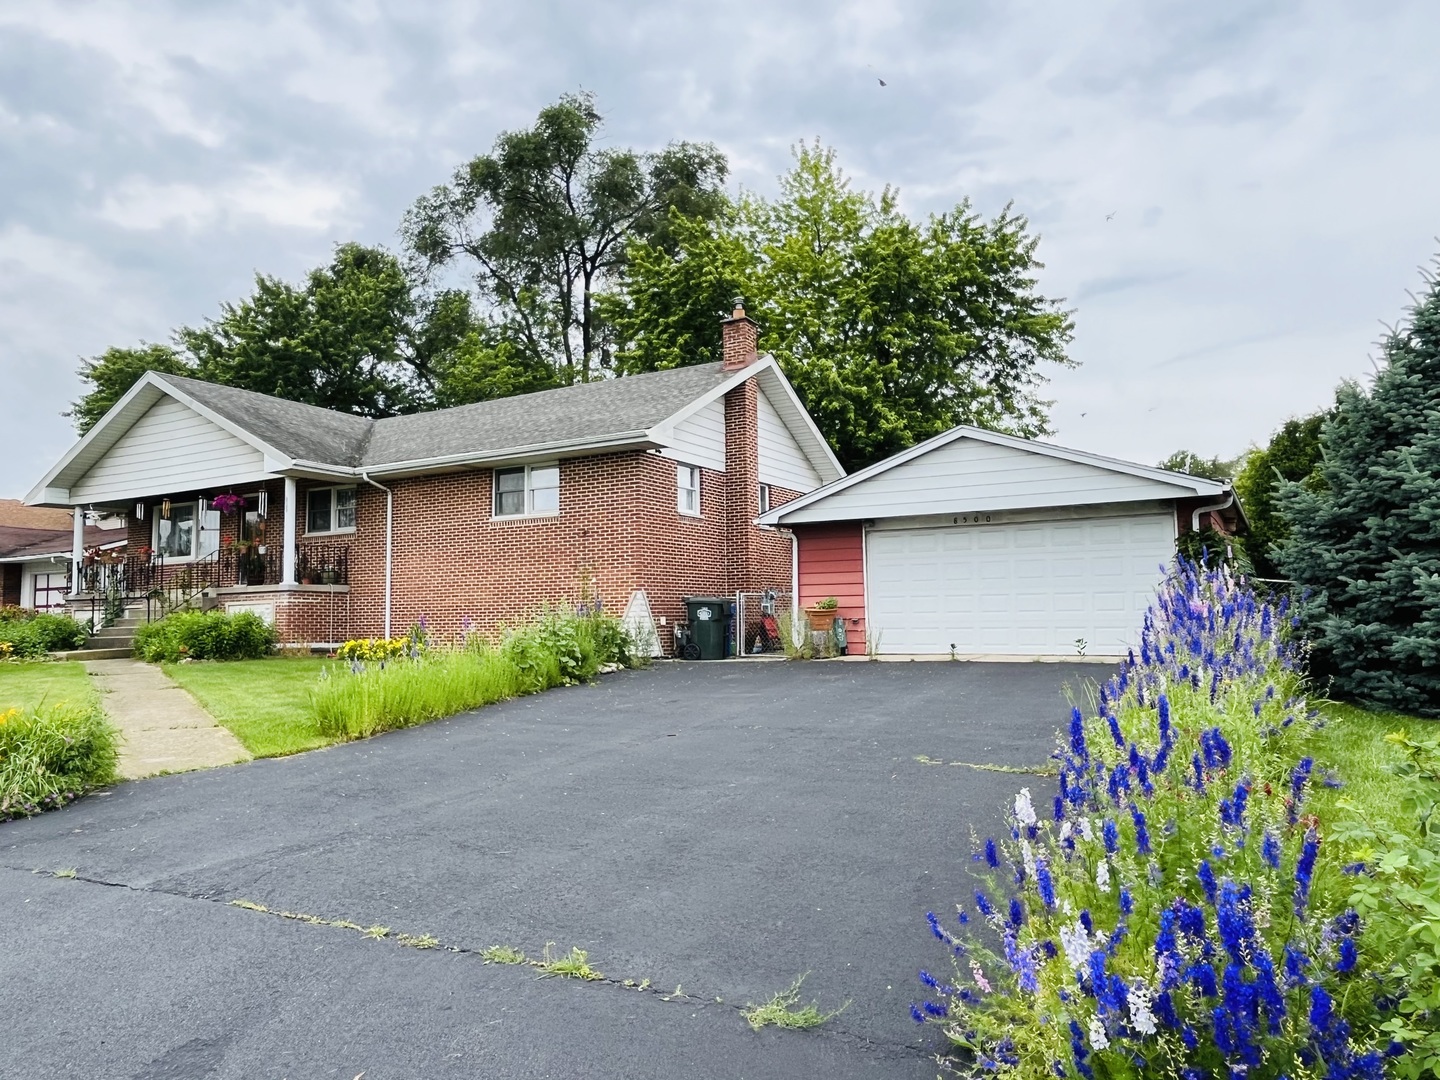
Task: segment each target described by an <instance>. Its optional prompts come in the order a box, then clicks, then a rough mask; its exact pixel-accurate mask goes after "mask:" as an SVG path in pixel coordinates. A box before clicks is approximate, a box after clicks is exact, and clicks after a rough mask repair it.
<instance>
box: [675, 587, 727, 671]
mask: <svg viewBox="0 0 1440 1080" xmlns="http://www.w3.org/2000/svg"><path fill="white" fill-rule="evenodd" d="M729 611H730V602H729V601H728V600H726V599H725V597H723V596H687V597H686V598H685V615H686V618H688V619H689V620H690V640H691V641H693V642H694V643H695V644H696V645H697V646H698V647H699V649H700V659H701V660H724V659H725V634H726V623H727V621H728V619H729Z"/></svg>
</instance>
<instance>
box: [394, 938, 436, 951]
mask: <svg viewBox="0 0 1440 1080" xmlns="http://www.w3.org/2000/svg"><path fill="white" fill-rule="evenodd" d="M395 940H396V941H398V942H399V943H400V944H401V945H404V946H406V947H408V948H411V949H433V948H435V947H436V946H437V945H439V944H440V939H439V938H437V937H435V936H434V935H433V934H399V935H397V936H396V938H395Z"/></svg>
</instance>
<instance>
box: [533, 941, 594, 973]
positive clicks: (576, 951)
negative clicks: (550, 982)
mask: <svg viewBox="0 0 1440 1080" xmlns="http://www.w3.org/2000/svg"><path fill="white" fill-rule="evenodd" d="M554 947H555V943H554V942H553V941H550V942H546V944H545V951H544V952H543V953H542V954H541V958H540V959H539V960H532V961H531V963H532V964H534V965H535V966H536V967H538V968H539V969H540V970H542V971H543V972H545V974H546V975H558V976H560V977H561V978H563V979H585V980H588V981H593V980H596V979H603V978H605V976H604V975H602V974H601V973H600V972H598V971H596V970H595V969H594V968H592V967H591V966H590V954H589V953H587V952H586V951H585V950H584V949H581V948H579V947H574V946H572V947H571V949H570V951H569V952H568V953H565V954H563V955H561V956H555V955H553V954H552V953H551V950H552V949H553V948H554Z"/></svg>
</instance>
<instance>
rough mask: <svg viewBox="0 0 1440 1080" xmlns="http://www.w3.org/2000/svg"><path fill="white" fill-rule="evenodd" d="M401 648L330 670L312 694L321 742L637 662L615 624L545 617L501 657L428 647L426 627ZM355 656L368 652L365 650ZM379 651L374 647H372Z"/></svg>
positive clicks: (486, 647) (470, 642) (518, 633)
mask: <svg viewBox="0 0 1440 1080" xmlns="http://www.w3.org/2000/svg"><path fill="white" fill-rule="evenodd" d="M416 629H417V630H418V631H419V632H420V633H419V636H417V634H416V631H413V630H412V632H411V634H410V636H409V637H407V638H400V639H397V640H398V641H399V642H400V648H399V649H398V652H393V653H392V651H391V649H390V646H392V645H393V644H394V643H393V642H386V641H384V640H383V639H382V640H381V641H380V642H379V644H378V645H376V646H375V648H374V649H373V650H372V651H373V652H375V653H384V654H386V655H382V656H379V657H378V658H375V659H370V660H367V659H365V658H363V657H361V656H359V655H354V656H352V657H348V659H349V665H348V667H346V666H341V665H336V666H335V667H333V668H329V669H327V670H326V672H325V675H324V677H323V678H322V679H321V682H320V685H319V686H318V687H316V689H315V690H313V691H312V692H311V695H310V709H311V714H312V715H313V717H314V719H315V723H316V726H317V727H318V728H319V730H320V732H321V734H323V735H326V736H329V737H331V738H352V739H359V738H366V737H368V736H370V735H374V734H376V733H377V732H381V731H388V730H390V729H392V728H400V727H409V726H411V725H413V724H421V723H424V722H426V721H427V720H435V719H438V718H440V717H442V716H453V715H454V714H455V713H459V712H464V711H465V710H467V709H475V708H479V707H480V706H482V705H489V704H493V703H494V702H496V701H503V700H504V699H505V698H510V697H515V696H516V695H518V694H531V693H535V692H537V691H540V690H546V689H549V688H550V687H552V686H559V685H562V684H564V683H569V682H578V681H580V680H583V679H589V678H592V677H593V676H594V675H595V674H596V673H598V672H599V671H600V670H601V669H602V668H604V667H607V666H609V665H614V664H622V663H629V662H631V656H630V645H629V638H628V636H627V635H626V633H625V631H624V629H623V628H622V627H621V626H620V624H619V623H618V622H617V621H616V620H614V619H608V618H605V617H603V616H599V615H583V616H582V615H574V614H570V613H565V612H546V613H544V614H542V615H541V616H540V617H539V618H537V619H536V620H535V621H534V622H532V623H529V624H527V625H526V626H523V627H520V628H518V629H516V630H512V631H510V632H508V633H506V634H505V635H504V639H503V642H502V644H501V646H500V647H499V648H498V649H496V648H494V647H493V646H491V645H490V644H488V643H487V642H485V641H483V640H481V639H479V638H475V637H470V636H468V635H467V637H466V638H465V644H464V646H463V647H462V648H458V649H448V650H446V649H437V648H430V647H428V646H427V645H425V641H426V638H425V637H424V627H423V624H422V625H421V626H419V627H417V628H416ZM346 644H347V645H355V646H356V647H355V649H353V650H351V652H352V653H356V654H358V653H360V652H362V651H364V646H365V643H363V642H347V643H346ZM372 644H374V643H372Z"/></svg>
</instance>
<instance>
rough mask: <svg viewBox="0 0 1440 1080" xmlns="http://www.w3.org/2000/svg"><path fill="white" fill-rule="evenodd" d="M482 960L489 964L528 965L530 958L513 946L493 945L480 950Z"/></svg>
mask: <svg viewBox="0 0 1440 1080" xmlns="http://www.w3.org/2000/svg"><path fill="white" fill-rule="evenodd" d="M480 959H482V960H484V961H485V963H487V964H528V963H529V962H530V958H529V957H528V956H526V955H525V954H524V953H523V952H521V951H520V950H519V949H517V948H515V947H514V946H513V945H491V946H490V947H489V948H488V949H481V950H480Z"/></svg>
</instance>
